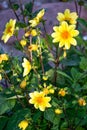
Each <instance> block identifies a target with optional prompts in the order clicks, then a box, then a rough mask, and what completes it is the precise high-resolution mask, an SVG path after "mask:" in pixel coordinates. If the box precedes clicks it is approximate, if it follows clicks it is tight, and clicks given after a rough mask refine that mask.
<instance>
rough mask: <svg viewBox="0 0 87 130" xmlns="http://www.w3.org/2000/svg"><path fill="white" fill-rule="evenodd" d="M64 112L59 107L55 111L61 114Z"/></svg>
mask: <svg viewBox="0 0 87 130" xmlns="http://www.w3.org/2000/svg"><path fill="white" fill-rule="evenodd" d="M62 112H63V111H62V110H61V109H59V108H57V109H55V113H56V114H58V115H59V114H61V113H62Z"/></svg>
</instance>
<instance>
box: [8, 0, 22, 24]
mask: <svg viewBox="0 0 87 130" xmlns="http://www.w3.org/2000/svg"><path fill="white" fill-rule="evenodd" d="M9 4H10V7H11V8H12V10H13V12H14V14H15V17H16V19H17V20H18V21H20V19H19V17H18V15H17V13H16V11H15V10H14V9H13V7H12V3H11V0H9Z"/></svg>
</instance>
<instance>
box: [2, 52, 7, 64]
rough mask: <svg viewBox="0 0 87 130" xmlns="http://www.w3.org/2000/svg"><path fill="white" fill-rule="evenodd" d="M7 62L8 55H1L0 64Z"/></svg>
mask: <svg viewBox="0 0 87 130" xmlns="http://www.w3.org/2000/svg"><path fill="white" fill-rule="evenodd" d="M7 60H8V55H7V54H1V55H0V63H2V61H7Z"/></svg>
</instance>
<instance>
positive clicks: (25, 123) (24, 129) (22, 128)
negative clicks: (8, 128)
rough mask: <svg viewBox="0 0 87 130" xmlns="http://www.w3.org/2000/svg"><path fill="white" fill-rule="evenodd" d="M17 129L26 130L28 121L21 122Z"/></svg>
mask: <svg viewBox="0 0 87 130" xmlns="http://www.w3.org/2000/svg"><path fill="white" fill-rule="evenodd" d="M18 127H19V128H20V129H21V130H26V128H27V127H28V121H27V120H23V121H21V122H20V123H19V124H18Z"/></svg>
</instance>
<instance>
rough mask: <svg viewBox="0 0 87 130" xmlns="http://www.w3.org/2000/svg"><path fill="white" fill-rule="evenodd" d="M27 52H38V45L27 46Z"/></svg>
mask: <svg viewBox="0 0 87 130" xmlns="http://www.w3.org/2000/svg"><path fill="white" fill-rule="evenodd" d="M28 50H29V51H37V50H38V45H34V44H32V45H30V46H28Z"/></svg>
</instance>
